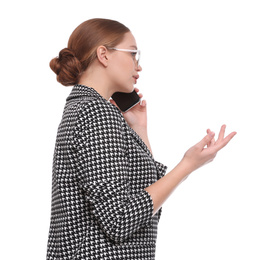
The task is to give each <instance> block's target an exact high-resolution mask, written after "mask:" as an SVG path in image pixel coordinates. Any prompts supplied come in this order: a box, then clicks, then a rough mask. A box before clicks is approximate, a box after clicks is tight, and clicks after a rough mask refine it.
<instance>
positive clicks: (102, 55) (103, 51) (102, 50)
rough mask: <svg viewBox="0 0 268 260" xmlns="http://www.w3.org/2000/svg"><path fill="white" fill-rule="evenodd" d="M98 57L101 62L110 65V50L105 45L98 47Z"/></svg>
mask: <svg viewBox="0 0 268 260" xmlns="http://www.w3.org/2000/svg"><path fill="white" fill-rule="evenodd" d="M97 58H98V60H99V62H100V63H101V64H102V65H103V66H105V67H107V66H108V60H109V58H108V50H107V48H106V47H105V46H99V47H98V49H97Z"/></svg>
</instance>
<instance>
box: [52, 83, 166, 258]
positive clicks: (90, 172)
mask: <svg viewBox="0 0 268 260" xmlns="http://www.w3.org/2000/svg"><path fill="white" fill-rule="evenodd" d="M165 171H166V167H165V166H164V165H162V164H160V163H158V162H156V161H155V160H154V159H153V157H152V155H151V153H150V151H149V150H148V148H147V146H146V145H145V144H144V142H143V141H142V140H141V138H140V137H139V136H138V135H137V134H136V133H135V132H134V131H133V130H132V129H131V128H130V127H129V126H128V124H127V123H126V121H125V119H124V117H123V116H122V114H121V112H120V111H119V110H118V109H117V108H116V107H115V106H113V105H112V104H111V103H110V102H108V101H107V100H105V99H104V98H103V97H102V96H101V95H100V94H99V93H98V92H96V91H95V90H94V89H93V88H90V87H86V86H83V85H75V86H74V87H73V89H72V92H71V94H70V95H69V97H68V98H67V102H66V106H65V108H64V112H63V117H62V121H61V123H60V125H59V129H58V134H57V139H56V145H55V152H54V160H53V175H52V208H51V222H50V230H49V238H48V248H47V260H55V259H57V260H66V259H68V260H71V259H72V260H78V259H83V260H89V259H98V260H100V259H104V260H106V259H107V260H108V259H117V260H118V259H124V260H127V259H133V260H134V259H135V260H138V259H142V260H145V259H154V258H155V243H156V236H157V225H158V221H159V218H160V212H161V210H160V211H158V213H157V214H155V215H154V216H152V212H153V202H152V199H151V197H150V195H149V194H148V193H147V192H146V191H145V190H144V188H146V187H148V186H149V185H151V184H152V183H154V182H155V181H157V180H158V179H160V178H161V177H162V176H163V175H164V173H165Z"/></svg>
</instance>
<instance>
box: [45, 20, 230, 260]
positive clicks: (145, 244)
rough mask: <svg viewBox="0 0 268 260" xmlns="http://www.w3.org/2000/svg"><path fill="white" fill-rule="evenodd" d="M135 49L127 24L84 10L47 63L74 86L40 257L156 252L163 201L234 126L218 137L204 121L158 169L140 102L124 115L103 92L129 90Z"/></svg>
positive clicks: (59, 142) (221, 144) (59, 139)
mask: <svg viewBox="0 0 268 260" xmlns="http://www.w3.org/2000/svg"><path fill="white" fill-rule="evenodd" d="M137 53H138V50H137V44H136V41H135V38H134V37H133V35H132V33H131V32H130V30H129V29H128V28H127V27H125V26H124V25H122V24H121V23H119V22H117V21H113V20H108V19H92V20H88V21H86V22H84V23H82V24H81V25H79V26H78V27H77V28H76V29H75V30H74V32H73V33H72V35H71V36H70V39H69V42H68V48H65V49H63V50H62V51H61V52H60V53H59V57H57V58H54V59H52V61H51V62H50V67H51V69H52V70H53V71H54V72H55V73H56V74H57V80H58V81H59V82H60V83H62V84H63V85H65V86H70V85H74V87H73V89H72V91H71V94H70V95H69V97H68V98H67V102H66V105H65V109H64V112H63V118H62V121H61V123H60V126H59V129H58V135H57V140H56V146H55V153H54V163H53V184H52V214H51V225H50V232H49V241H48V252H47V259H61V260H64V259H135V260H137V259H154V257H155V242H156V236H157V224H158V221H159V218H160V213H161V206H162V204H163V203H164V201H165V200H166V199H167V198H168V197H169V195H170V194H171V193H172V191H173V190H174V189H175V188H176V187H177V186H178V184H179V183H180V182H181V181H182V180H184V179H185V178H186V177H187V176H188V175H189V174H190V173H191V172H193V171H194V170H196V169H197V168H199V167H201V166H202V165H203V164H205V163H207V162H209V161H211V160H212V159H213V158H214V157H215V155H216V153H217V152H218V151H219V150H220V149H221V148H223V147H224V146H225V145H226V144H227V143H228V142H229V141H230V140H231V139H232V137H233V136H234V135H235V132H233V133H231V134H230V135H228V136H227V137H225V138H224V131H225V126H223V127H222V128H221V131H220V134H219V137H218V140H217V141H215V139H214V135H215V134H214V133H213V132H211V131H210V130H207V135H206V136H205V137H204V138H203V140H201V141H200V142H199V143H198V144H196V145H195V146H193V147H192V148H190V149H189V150H188V151H187V152H186V153H185V155H184V157H183V159H182V160H181V162H180V163H179V164H178V165H177V166H176V167H175V168H174V169H173V170H172V171H170V172H169V173H168V174H166V175H165V176H164V174H165V171H166V167H165V166H164V165H162V164H161V163H159V162H156V161H155V160H154V158H153V156H152V151H151V148H150V143H149V140H148V136H147V118H146V102H145V101H142V102H141V103H139V104H137V105H136V106H135V107H133V108H132V109H130V110H129V111H128V112H126V113H124V114H122V113H121V112H120V110H119V109H118V108H117V107H116V104H115V102H114V101H113V100H110V97H111V96H112V94H113V93H115V92H118V91H119V92H131V91H133V89H134V87H133V86H134V84H135V83H136V81H137V79H138V78H139V72H140V71H141V70H142V69H141V66H140V65H139V64H138V61H137V60H136V58H137V57H136V55H137ZM136 91H137V92H138V89H136ZM140 97H142V95H141V94H140ZM205 147H206V148H205Z"/></svg>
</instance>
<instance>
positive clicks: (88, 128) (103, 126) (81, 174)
mask: <svg viewBox="0 0 268 260" xmlns="http://www.w3.org/2000/svg"><path fill="white" fill-rule="evenodd" d="M110 109H111V108H110ZM96 110H97V112H96ZM122 120H123V118H122V117H121V115H120V114H119V113H118V112H117V111H113V110H107V111H105V110H103V108H97V109H96V108H95V109H94V111H92V107H91V106H86V105H84V106H83V108H82V109H80V111H79V112H78V119H77V123H76V127H75V131H74V133H73V149H74V152H73V153H74V154H75V157H76V158H75V165H76V167H77V171H78V179H79V185H80V187H81V189H82V190H83V192H84V194H85V197H86V199H87V200H88V201H89V203H90V209H91V210H92V213H93V214H94V216H95V218H96V219H97V220H98V222H99V225H100V227H101V228H102V229H103V231H104V232H105V233H106V235H107V236H108V237H109V238H110V239H112V240H114V241H116V242H121V241H124V240H125V239H126V238H128V237H129V236H130V235H131V234H132V233H134V232H135V231H137V230H139V229H140V228H142V227H143V226H144V225H146V224H148V223H150V221H151V219H152V216H153V202H152V199H151V196H150V195H149V193H147V192H146V191H145V190H143V189H142V190H140V191H138V192H137V193H135V194H133V193H132V192H130V187H129V182H128V176H129V175H128V174H129V173H128V160H127V158H126V153H127V150H126V139H125V138H126V137H125V136H124V133H125V132H124V129H123V128H122V125H123V124H122Z"/></svg>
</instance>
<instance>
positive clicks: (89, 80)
mask: <svg viewBox="0 0 268 260" xmlns="http://www.w3.org/2000/svg"><path fill="white" fill-rule="evenodd" d="M78 84H81V85H85V86H88V87H91V88H94V89H95V90H96V91H97V92H98V93H99V94H100V95H101V96H102V97H104V98H105V99H106V100H109V98H110V97H111V96H112V94H113V93H114V91H113V90H112V88H109V81H108V80H107V77H106V76H105V73H103V69H102V68H101V67H98V66H94V64H92V65H91V66H90V67H89V68H88V69H86V70H85V71H84V72H83V74H82V75H81V77H80V80H79V82H78Z"/></svg>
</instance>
